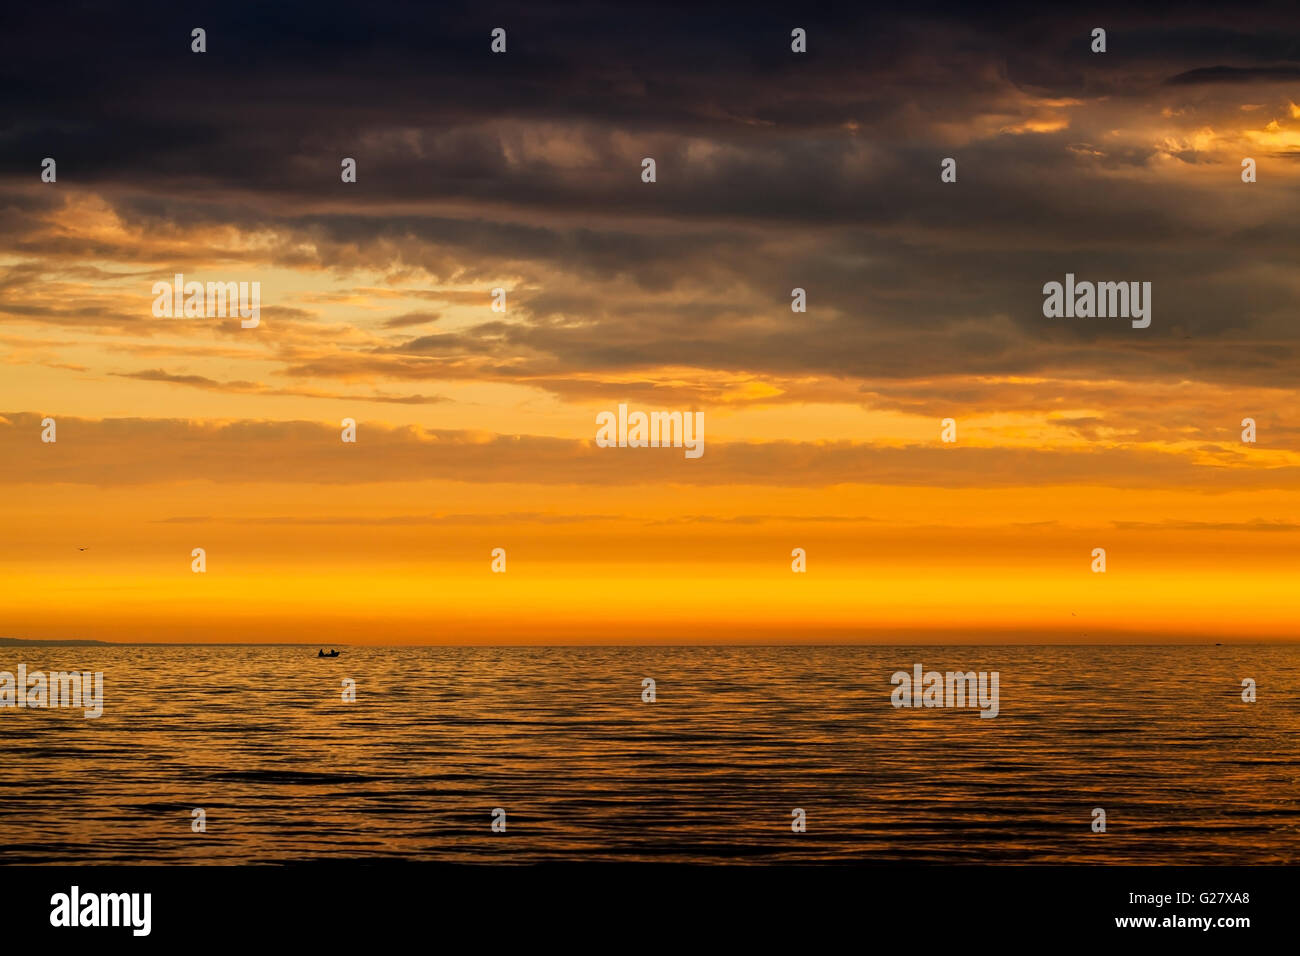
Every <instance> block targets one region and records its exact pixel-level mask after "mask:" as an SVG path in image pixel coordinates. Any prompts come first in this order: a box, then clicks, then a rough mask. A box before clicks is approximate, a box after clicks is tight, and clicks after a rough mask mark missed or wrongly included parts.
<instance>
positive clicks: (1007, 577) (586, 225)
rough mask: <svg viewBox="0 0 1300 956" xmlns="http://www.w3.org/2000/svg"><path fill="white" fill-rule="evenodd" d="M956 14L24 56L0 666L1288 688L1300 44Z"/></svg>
mask: <svg viewBox="0 0 1300 956" xmlns="http://www.w3.org/2000/svg"><path fill="white" fill-rule="evenodd" d="M963 6H966V5H949V6H945V5H925V4H920V5H906V6H905V8H903V9H905V10H906V12H903V13H900V12H899V9H900V8H898V7H897V5H895V6H894V7H892V8H891V9H890V10H888V11H887V12H877V11H874V10H873V9H872V8H871V7H869V6H862V7H861V8H860V9H859V10H857V11H854V12H840V13H838V14H837V16H836V18H834V19H831V18H827V17H825V16H821V15H816V14H810V13H808V12H807V10H806V8H805V7H804V6H803V5H798V4H795V5H762V4H759V5H754V4H749V5H744V6H735V7H732V8H724V7H720V6H717V7H713V8H712V9H711V10H710V9H708V8H705V7H703V6H701V5H698V4H689V5H665V4H651V5H644V6H641V7H636V6H630V5H620V8H619V9H617V10H616V11H615V10H614V9H613V8H611V7H602V6H600V5H596V4H592V3H546V4H536V3H532V4H523V3H517V4H512V3H482V2H480V3H473V4H464V5H451V4H420V5H416V4H410V5H408V4H400V5H399V4H393V5H387V4H383V3H367V4H362V5H331V4H322V3H310V4H307V3H288V4H285V3H278V4H273V5H272V4H259V5H249V9H248V10H246V11H244V12H239V11H236V10H231V9H229V7H228V6H227V5H212V6H211V7H210V8H208V9H206V10H205V9H203V8H201V7H200V8H196V9H193V10H180V9H177V7H176V5H175V4H169V3H156V4H148V3H145V4H133V5H132V9H131V10H130V11H129V12H123V11H121V10H116V9H111V8H101V7H99V6H91V5H69V6H57V5H39V4H33V5H24V6H22V7H20V8H17V9H15V10H14V11H11V12H10V14H9V16H10V20H11V22H10V23H9V25H8V26H7V28H6V31H5V33H6V35H5V37H4V39H3V40H2V41H0V44H2V49H3V51H4V56H3V57H2V58H0V74H3V82H0V104H2V106H3V109H0V116H3V117H4V119H3V121H2V122H3V126H0V203H2V204H3V215H2V216H0V607H2V608H3V616H2V617H0V636H13V637H44V638H74V637H86V638H98V639H108V640H127V639H133V638H139V639H146V640H318V639H319V640H321V641H326V642H328V641H335V642H345V641H356V642H375V643H389V642H406V641H410V642H444V641H446V642H471V641H472V642H504V643H514V642H527V641H556V642H570V641H573V642H588V641H601V640H646V641H668V642H688V641H696V640H702V641H746V640H761V641H770V640H791V641H804V640H828V639H833V640H853V639H862V640H881V641H888V640H897V639H904V638H909V639H912V638H915V639H925V640H951V641H961V640H980V641H985V640H1008V641H1023V640H1067V641H1068V640H1090V641H1091V640H1099V641H1106V640H1115V641H1130V640H1132V641H1144V640H1176V639H1180V638H1187V637H1193V636H1194V637H1213V638H1214V639H1229V640H1232V639H1259V638H1264V637H1284V638H1291V637H1294V610H1295V600H1294V592H1295V583H1294V582H1295V579H1296V574H1297V572H1298V571H1300V557H1298V554H1300V551H1298V550H1297V549H1298V547H1300V500H1298V499H1297V494H1296V492H1297V489H1298V488H1300V425H1297V414H1300V402H1298V401H1297V393H1296V373H1297V370H1298V364H1300V363H1298V362H1297V338H1298V337H1300V323H1297V315H1296V312H1297V310H1296V302H1297V292H1298V291H1300V289H1298V286H1300V281H1298V280H1300V272H1298V271H1297V267H1296V263H1297V261H1300V238H1298V237H1297V229H1298V227H1297V223H1300V190H1298V187H1300V164H1297V158H1300V14H1297V13H1296V12H1295V11H1294V7H1293V6H1292V7H1288V6H1286V5H1278V6H1276V7H1270V6H1268V5H1262V6H1258V5H1251V6H1249V7H1247V8H1232V7H1224V6H1222V5H1220V6H1219V7H1218V8H1216V7H1197V6H1189V5H1187V4H1178V5H1171V6H1170V7H1169V8H1167V9H1165V10H1163V11H1156V12H1152V13H1141V12H1135V11H1132V10H1130V9H1129V8H1128V5H1127V4H1106V3H1102V4H1089V5H1087V8H1086V9H1081V10H1078V11H1074V12H1070V13H1068V14H1062V15H1048V14H1044V13H1043V12H1042V11H1041V10H1040V11H1035V6H1037V5H1030V4H1025V5H1023V6H1008V5H997V4H994V5H991V6H990V5H980V7H979V9H978V10H969V9H963ZM1274 11H1276V12H1274ZM195 27H202V28H204V29H205V30H206V34H207V36H206V41H207V52H206V53H201V54H199V53H194V52H192V51H191V42H192V41H191V30H192V29H193V28H195ZM495 27H502V28H504V29H505V30H506V34H507V52H506V53H505V54H493V53H492V52H491V50H490V45H491V37H490V34H491V31H492V29H493V28H495ZM795 27H801V28H803V29H805V30H806V31H807V46H808V51H807V53H805V54H796V53H793V52H792V51H791V30H792V29H794V28H795ZM1096 27H1102V28H1104V29H1105V30H1106V44H1107V51H1106V52H1105V53H1104V54H1099V53H1093V52H1092V51H1091V49H1090V45H1091V42H1092V40H1091V33H1092V30H1093V29H1094V28H1096ZM46 157H51V158H53V159H55V160H56V163H57V167H56V168H57V180H56V182H53V183H48V182H42V180H41V168H42V160H43V159H45V158H46ZM344 157H351V158H354V159H355V160H356V164H357V181H356V182H355V183H344V182H342V181H341V176H340V164H341V161H342V160H343V158H344ZM646 157H651V158H654V160H655V162H656V173H657V181H656V182H654V183H645V182H643V181H642V176H641V170H642V160H643V159H644V158H646ZM948 157H951V158H953V159H955V160H956V163H957V181H956V182H955V183H945V182H941V180H940V164H941V162H942V160H943V159H945V158H948ZM1248 157H1249V158H1252V159H1253V160H1255V163H1256V166H1257V180H1258V181H1257V182H1255V183H1244V182H1243V181H1242V160H1243V159H1244V158H1248ZM176 273H183V274H184V275H185V277H186V279H187V280H198V281H222V282H225V281H249V282H251V281H257V282H260V284H261V301H262V312H261V324H260V325H259V326H258V327H257V328H254V329H246V328H242V327H241V325H240V321H239V319H238V317H237V316H236V317H234V318H219V317H213V318H197V319H175V318H156V317H154V315H153V313H152V305H153V301H154V296H153V294H152V291H151V290H152V286H153V283H154V282H156V281H159V280H170V279H171V278H172V276H173V275H174V274H176ZM1067 273H1074V274H1075V275H1076V276H1077V277H1078V279H1079V280H1093V281H1140V282H1150V283H1151V284H1152V312H1151V325H1150V327H1149V328H1146V329H1135V328H1132V327H1131V325H1130V323H1129V322H1128V321H1127V320H1124V319H1114V318H1107V319H1098V318H1055V319H1049V318H1045V317H1044V315H1043V292H1042V289H1043V285H1044V283H1046V282H1051V281H1063V280H1064V277H1065V275H1066V274H1067ZM796 287H798V288H803V289H805V290H806V292H807V305H808V308H807V312H804V313H797V312H793V311H792V310H791V307H790V304H791V290H792V289H794V288H796ZM494 288H503V289H505V290H506V293H507V295H506V298H507V308H506V311H505V312H504V313H500V312H494V311H493V310H492V308H491V304H492V294H491V290H492V289H494ZM620 403H626V404H628V405H629V406H631V407H632V408H634V409H644V410H647V411H649V410H681V411H687V410H698V411H702V412H703V413H704V422H705V452H704V454H703V456H702V457H700V458H698V459H687V458H686V457H685V456H684V455H683V453H682V451H681V450H680V449H630V448H625V449H615V448H599V447H596V445H595V443H594V437H595V433H596V426H595V419H596V415H597V414H598V413H600V412H601V411H605V410H613V409H616V408H617V406H618V405H619V404H620ZM46 417H50V418H54V419H55V421H56V422H57V442H55V443H53V444H50V443H44V442H42V441H41V432H42V426H41V421H42V419H44V418H46ZM1247 417H1249V418H1253V419H1254V420H1255V422H1256V425H1257V433H1258V441H1257V442H1256V443H1254V444H1248V443H1245V442H1243V441H1242V424H1241V422H1242V419H1243V418H1247ZM344 418H352V419H355V420H356V422H357V423H358V426H357V442H356V444H354V445H353V444H344V443H343V442H342V441H341V440H340V424H341V422H342V420H343V419H344ZM945 418H953V419H955V420H956V423H957V441H956V442H955V443H944V442H942V441H941V440H940V431H941V424H940V423H941V421H942V420H943V419H945ZM199 547H201V548H204V549H205V551H206V553H207V573H205V574H194V573H192V571H191V551H192V549H194V548H199ZM498 547H499V548H504V549H506V552H507V572H506V573H505V574H494V573H492V572H491V551H492V549H493V548H498ZM1099 547H1100V548H1105V549H1106V553H1107V571H1106V573H1105V574H1104V575H1102V574H1095V573H1093V572H1092V570H1091V565H1092V561H1093V559H1092V550H1093V549H1094V548H1099ZM79 548H86V549H87V550H86V551H80V550H78V549H79ZM794 548H803V549H805V551H806V552H807V568H808V570H807V573H805V574H795V573H792V571H791V552H792V550H793V549H794Z"/></svg>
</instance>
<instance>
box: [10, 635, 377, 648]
mask: <svg viewBox="0 0 1300 956" xmlns="http://www.w3.org/2000/svg"><path fill="white" fill-rule="evenodd" d="M27 645H31V646H37V645H39V646H41V647H320V646H321V645H320V644H309V643H307V642H305V641H91V640H71V641H55V640H45V639H43V638H39V637H0V647H22V646H27ZM330 646H331V647H351V646H352V645H351V644H331V645H330Z"/></svg>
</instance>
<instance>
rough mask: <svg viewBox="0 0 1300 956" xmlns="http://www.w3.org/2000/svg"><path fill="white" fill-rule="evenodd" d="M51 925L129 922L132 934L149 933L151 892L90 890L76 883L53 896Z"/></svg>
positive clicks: (151, 907) (124, 923)
mask: <svg viewBox="0 0 1300 956" xmlns="http://www.w3.org/2000/svg"><path fill="white" fill-rule="evenodd" d="M50 905H51V906H53V907H54V908H53V909H52V910H50V925H51V926H129V927H131V930H132V935H133V936H148V935H149V930H150V929H151V926H152V922H153V920H152V918H151V914H152V910H153V894H152V893H87V894H85V895H84V896H83V895H82V893H81V888H80V887H78V886H74V887H73V888H72V892H70V893H55V894H54V895H53V896H51V897H50Z"/></svg>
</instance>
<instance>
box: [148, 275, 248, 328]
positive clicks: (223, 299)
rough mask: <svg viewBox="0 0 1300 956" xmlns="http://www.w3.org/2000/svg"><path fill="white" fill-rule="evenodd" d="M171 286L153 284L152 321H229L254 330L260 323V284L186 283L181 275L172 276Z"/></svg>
mask: <svg viewBox="0 0 1300 956" xmlns="http://www.w3.org/2000/svg"><path fill="white" fill-rule="evenodd" d="M175 280H176V281H175V282H166V281H160V282H155V283H154V284H153V294H154V295H155V296H156V298H155V299H154V300H153V315H154V318H156V319H202V318H209V319H211V318H223V319H226V318H233V317H234V316H236V315H238V316H239V317H240V319H241V320H242V321H241V322H240V323H239V324H240V325H241V326H242V327H243V328H246V329H255V328H257V326H258V324H259V323H260V322H261V321H262V283H260V282H209V283H208V284H207V285H206V286H205V285H204V284H203V283H202V282H186V281H185V275H184V273H180V272H178V273H176V276H175Z"/></svg>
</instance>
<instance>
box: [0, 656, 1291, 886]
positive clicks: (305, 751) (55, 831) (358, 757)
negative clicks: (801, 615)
mask: <svg viewBox="0 0 1300 956" xmlns="http://www.w3.org/2000/svg"><path fill="white" fill-rule="evenodd" d="M342 651H343V654H342V656H341V657H339V658H338V659H336V660H318V659H316V658H315V657H314V654H315V649H314V648H305V647H150V646H131V645H123V646H116V647H100V646H85V647H51V646H29V647H13V646H7V647H0V670H8V671H11V672H12V671H16V668H17V665H18V664H20V663H23V664H26V665H27V667H28V669H29V671H33V670H37V669H42V670H50V669H54V670H72V669H75V670H92V671H93V670H101V671H103V672H104V683H105V691H104V693H105V701H104V714H103V716H102V717H100V718H99V719H97V720H88V719H86V718H85V717H83V716H82V712H81V710H79V709H73V710H32V709H22V710H19V709H9V708H0V861H3V862H7V863H127V864H129V863H181V864H203V863H219V864H234V863H278V862H289V861H309V860H344V859H347V860H358V859H364V860H385V859H399V860H422V861H460V862H483V863H511V862H514V863H520V862H523V863H526V862H533V861H541V860H566V861H568V860H666V861H705V862H710V861H711V862H723V861H725V862H743V863H755V864H758V863H773V862H779V863H808V862H849V861H854V862H881V863H887V862H898V861H904V862H909V863H916V862H936V863H964V862H981V863H987V862H993V863H997V862H1005V863H1145V864H1176V863H1177V864H1192V863H1298V862H1300V734H1298V733H1297V730H1300V646H1289V645H1250V646H1226V647H1214V646H1206V645H1198V646H1173V647H1170V646H1159V647H1156V646H1146V647H1103V646H1072V647H1057V646H1036V647H935V646H927V647H922V646H907V647H882V646H862V647H851V646H834V647H790V646H786V647H572V648H382V647H346V648H342ZM916 663H921V664H923V665H924V666H925V668H926V670H931V669H933V670H942V671H946V670H963V671H965V670H986V671H992V670H996V671H998V672H999V674H1000V682H999V691H1000V700H999V705H1000V713H999V715H998V716H997V717H996V718H994V719H987V718H980V717H979V712H978V710H972V709H910V708H905V709H895V708H894V707H893V706H892V705H891V703H890V693H891V691H892V690H893V686H892V685H891V683H890V675H891V674H892V673H893V672H894V671H896V670H905V671H911V669H912V667H913V665H914V664H916ZM645 677H651V678H654V680H655V681H656V696H657V700H656V701H655V702H654V703H644V702H642V699H641V694H642V687H641V681H642V679H643V678H645ZM344 678H350V679H352V680H354V681H356V693H357V699H356V701H355V702H354V703H345V702H344V701H343V700H342V681H343V679H344ZM1244 678H1252V679H1254V680H1255V681H1256V682H1257V684H1258V700H1257V702H1255V703H1245V702H1243V701H1242V699H1241V682H1242V680H1243V679H1244ZM197 807H201V808H203V809H204V810H205V811H206V815H207V831H206V832H205V833H195V832H192V830H191V810H192V809H193V808H197ZM497 807H500V808H502V809H504V810H505V811H506V831H505V832H504V833H494V832H492V829H491V822H492V811H493V809H494V808H497ZM1094 807H1101V808H1104V809H1105V811H1106V814H1107V832H1105V833H1094V832H1092V828H1091V823H1092V810H1093V808H1094ZM795 808H800V809H803V810H804V811H805V814H806V818H807V832H805V833H794V832H792V831H791V826H790V824H791V819H792V817H791V813H792V810H794V809H795Z"/></svg>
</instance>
